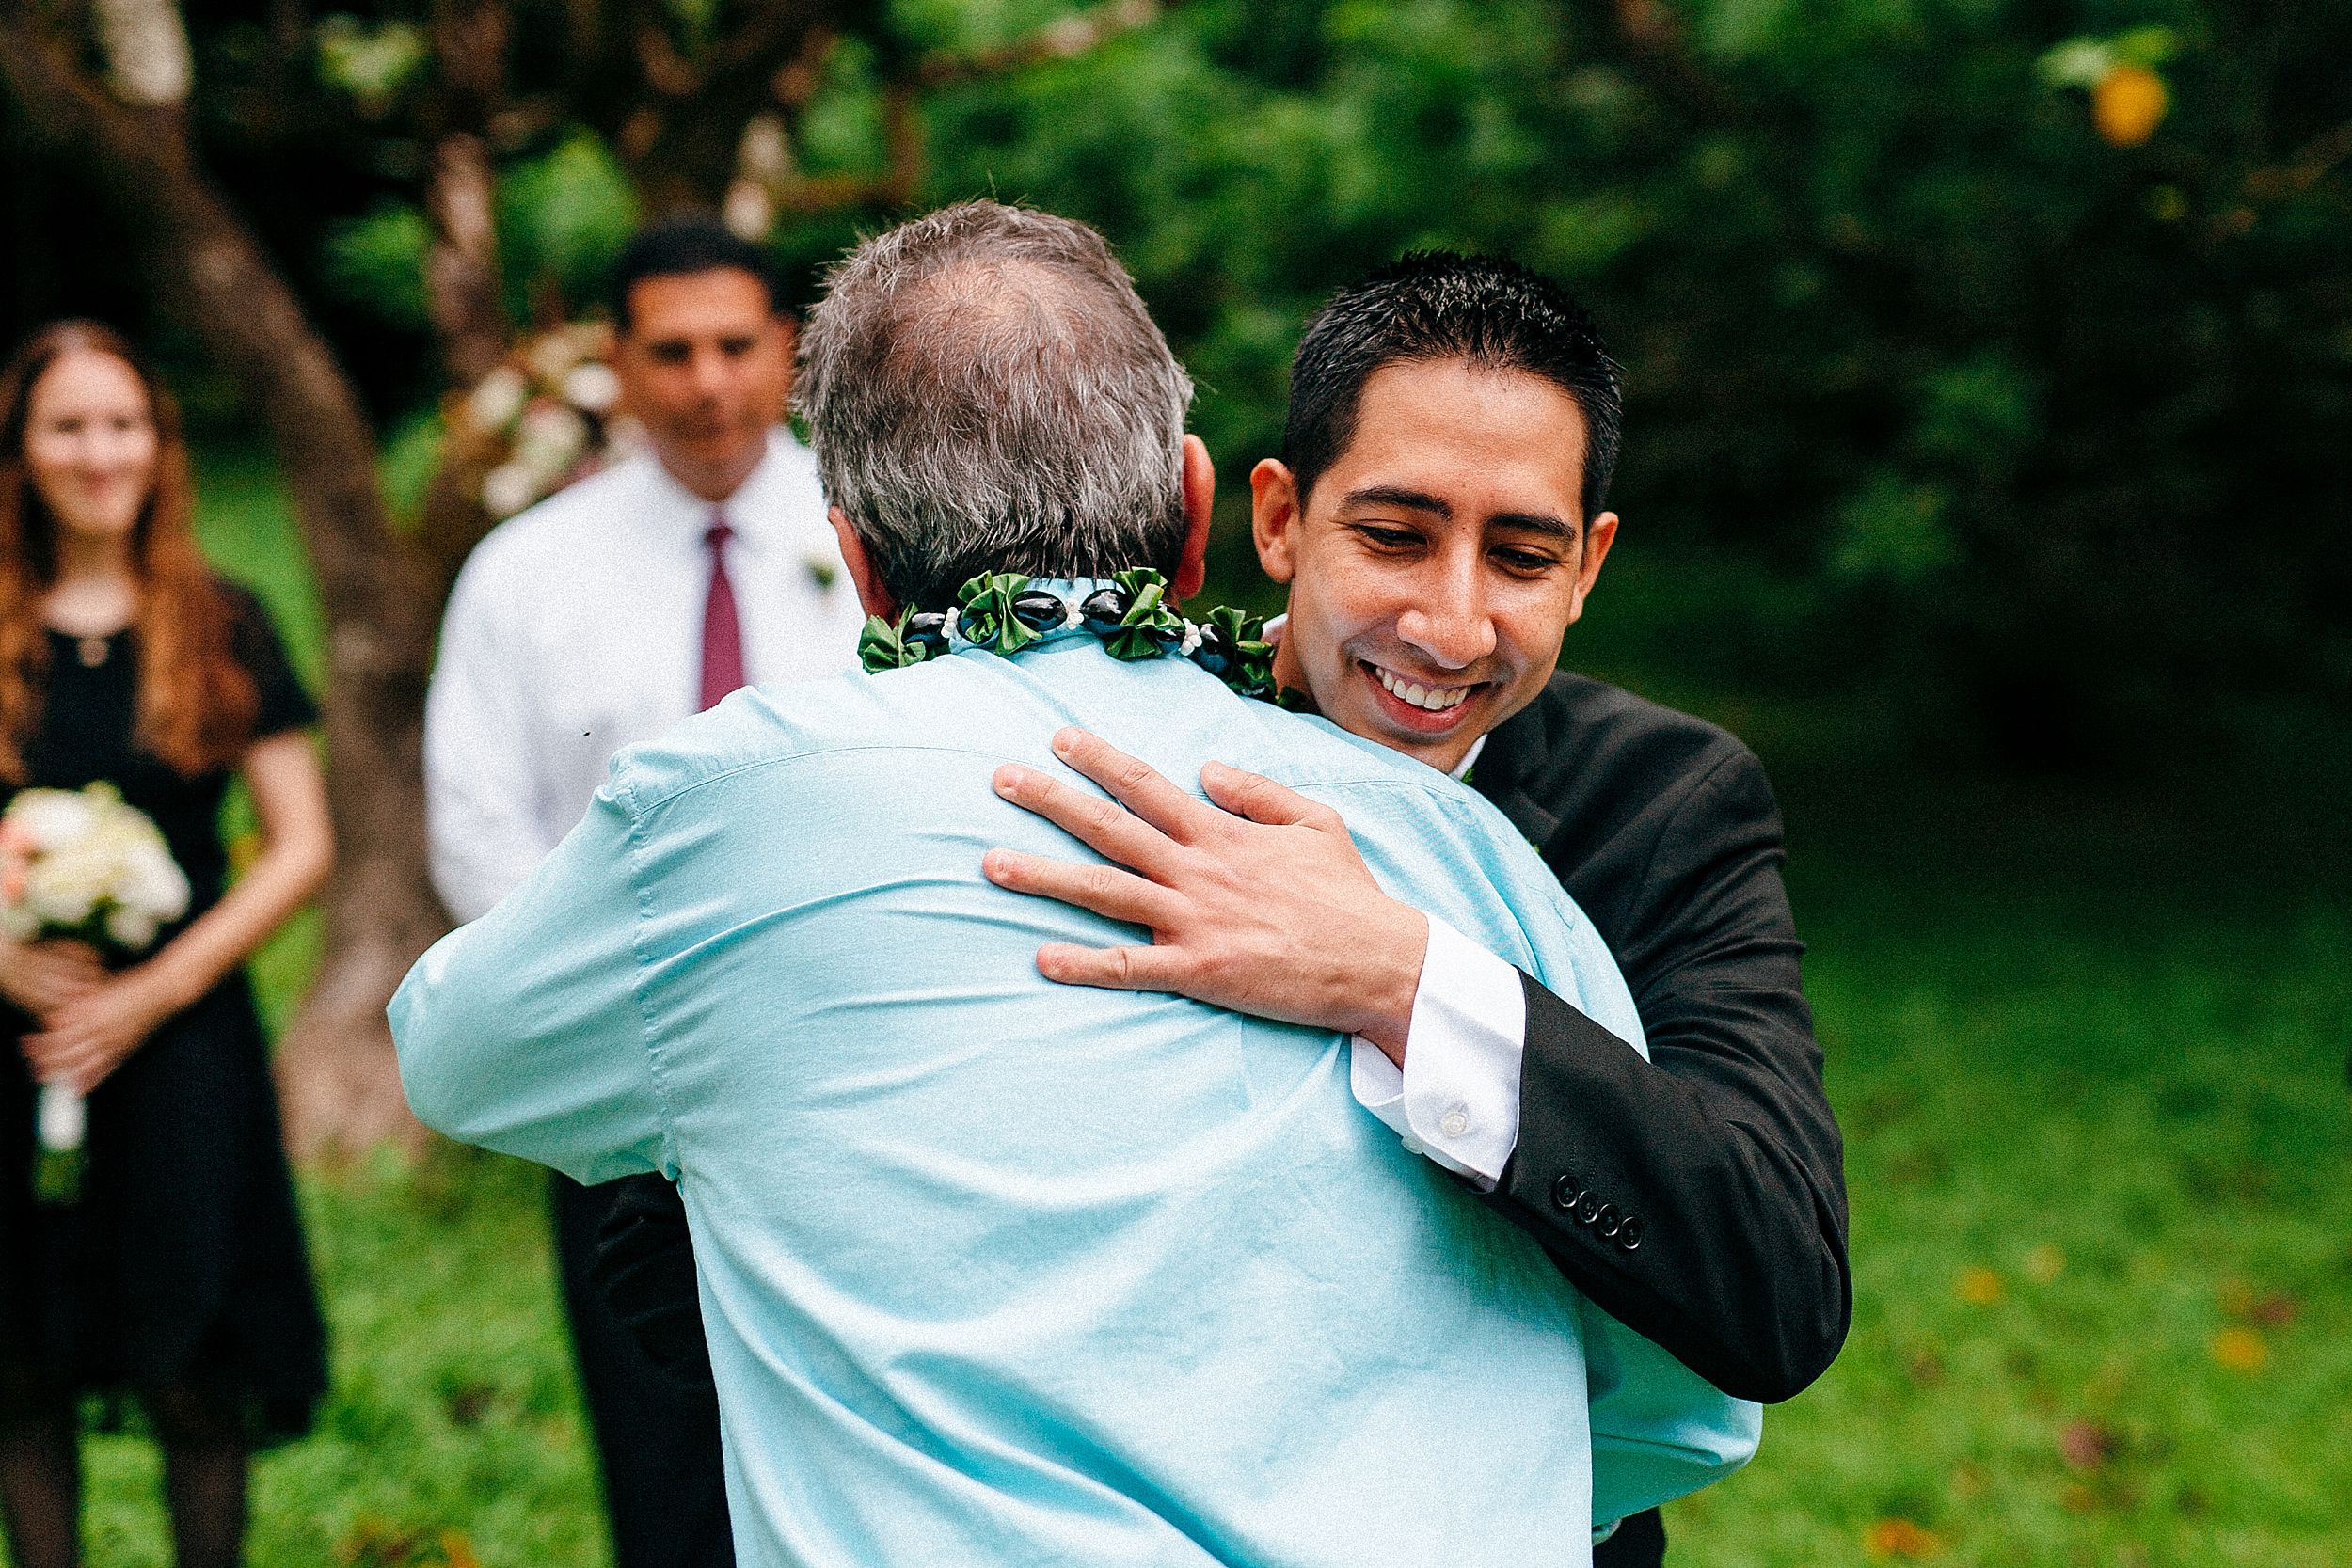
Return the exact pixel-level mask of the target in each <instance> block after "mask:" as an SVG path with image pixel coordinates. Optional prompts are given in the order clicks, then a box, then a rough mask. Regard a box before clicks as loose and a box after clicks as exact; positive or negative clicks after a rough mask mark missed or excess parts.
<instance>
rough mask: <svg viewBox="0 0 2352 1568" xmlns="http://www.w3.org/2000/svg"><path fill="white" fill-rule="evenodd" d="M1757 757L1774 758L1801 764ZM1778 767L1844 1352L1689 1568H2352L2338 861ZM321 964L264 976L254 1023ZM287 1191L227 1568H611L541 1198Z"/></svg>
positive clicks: (103, 1485) (237, 504)
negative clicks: (307, 1343)
mask: <svg viewBox="0 0 2352 1568" xmlns="http://www.w3.org/2000/svg"><path fill="white" fill-rule="evenodd" d="M208 498H209V499H211V501H212V503H213V504H212V505H211V506H210V507H209V508H208V537H209V539H210V540H211V542H212V543H213V544H214V545H215V547H216V548H220V549H222V551H223V553H224V555H225V556H226V557H227V558H228V559H230V561H231V562H232V564H233V566H234V567H235V569H237V570H238V571H239V574H240V575H241V576H246V577H247V578H249V579H251V580H255V581H257V583H258V584H259V586H260V587H261V588H262V591H263V592H264V593H265V594H268V595H269V596H270V598H271V601H272V603H273V605H274V606H275V607H277V608H278V610H279V612H280V614H281V615H282V616H284V617H285V624H286V625H287V626H288V628H289V631H290V633H291V634H292V635H293V637H294V640H295V641H297V642H298V643H303V644H306V657H308V651H307V650H314V649H315V641H314V640H315V636H316V626H317V623H316V616H315V610H314V608H311V607H310V601H309V598H308V590H307V585H306V584H305V583H304V581H303V580H302V578H301V575H300V562H299V557H298V555H297V554H296V553H294V552H293V551H292V550H291V549H289V548H288V547H287V546H286V544H285V542H284V536H283V534H282V531H280V528H279V526H278V523H277V522H275V521H274V520H273V514H272V510H271V509H272V508H274V507H276V506H277V505H278V503H277V502H276V501H275V500H274V499H273V498H271V497H270V496H269V494H268V493H267V491H266V486H265V485H263V484H262V483H261V482H260V481H259V480H257V479H255V478H254V477H253V476H251V475H249V474H241V473H239V472H235V471H231V472H229V473H226V474H221V473H215V475H213V476H212V481H211V484H210V487H209V488H208ZM276 515H277V516H282V513H279V514H276ZM1613 570H1614V567H1613ZM1632 580H1633V582H1634V583H1635V584H1636V585H1637V586H1638V584H1639V581H1640V579H1639V578H1638V576H1636V577H1634V578H1632ZM305 617H308V619H305ZM1600 653H1601V655H1602V657H1601V658H1600V660H1599V662H1600V663H1601V664H1602V666H1603V667H1604V668H1612V667H1611V666H1609V664H1608V660H1607V657H1606V655H1607V649H1606V647H1605V645H1604V646H1602V647H1601V649H1600ZM1613 673H1618V674H1620V675H1624V674H1627V673H1631V672H1629V671H1628V670H1626V669H1623V668H1614V669H1613ZM1676 694H1677V696H1679V697H1680V698H1681V699H1682V700H1685V701H1690V702H1692V703H1694V704H1697V705H1702V706H1707V707H1710V708H1711V709H1712V710H1713V711H1717V712H1719V713H1724V714H1725V715H1727V716H1730V717H1733V718H1734V720H1735V721H1737V722H1740V723H1741V724H1742V727H1743V728H1746V727H1748V716H1747V715H1746V714H1745V713H1744V711H1743V710H1742V709H1741V708H1740V705H1737V704H1734V703H1730V702H1725V701H1722V700H1719V699H1717V700H1710V699H1709V697H1708V694H1707V693H1704V692H1690V691H1680V692H1677V693H1676ZM1776 718H1777V716H1776V715H1775V714H1773V713H1769V712H1768V713H1759V714H1756V716H1755V718H1754V727H1755V729H1756V732H1757V733H1758V734H1759V736H1779V735H1781V734H1783V733H1788V734H1796V733H1798V732H1799V730H1801V729H1802V728H1803V726H1794V727H1791V726H1788V725H1785V724H1783V725H1781V726H1780V727H1775V724H1776ZM1765 750H1766V752H1767V760H1768V761H1770V762H1772V764H1773V765H1774V768H1775V771H1776V773H1777V774H1778V776H1779V777H1780V779H1781V782H1782V786H1783V791H1784V797H1785V800H1786V803H1787V806H1788V816H1789V822H1790V841H1791V848H1792V853H1793V856H1794V860H1793V863H1792V878H1791V882H1792V890H1793V893H1794V896H1795V898H1796V901H1797V907H1798V915H1799V920H1800V924H1801V927H1803V929H1804V934H1805V936H1806V938H1807V939H1808V941H1809V942H1811V943H1812V956H1811V958H1810V959H1809V963H1808V969H1807V981H1808V986H1809V988H1810V990H1811V991H1812V994H1813V996H1814V999H1815V1002H1816V1005H1817V1006H1818V1008H1819V1011H1820V1022H1821V1034H1822V1038H1823V1040H1824V1041H1825V1043H1826V1045H1827V1048H1828V1052H1829V1057H1830V1075H1831V1076H1830V1085H1831V1091H1832V1094H1833V1095H1834V1097H1835V1099H1836V1102H1837V1106H1838V1110H1839V1113H1840V1116H1841V1117H1842V1119H1843V1122H1844V1125H1845V1128H1846V1132H1847V1139H1848V1159H1849V1175H1850V1179H1851V1190H1852V1204H1853V1256H1854V1272H1855V1291H1856V1302H1855V1316H1854V1329H1853V1336H1852V1338H1851V1341H1850V1343H1849V1345H1848V1348H1847V1351H1846V1354H1845V1355H1844V1357H1843V1358H1842V1359H1841V1360H1840V1361H1839V1362H1838V1364H1837V1366H1836V1368H1835V1369H1834V1370H1832V1371H1831V1372H1830V1373H1829V1375H1828V1376H1827V1377H1826V1378H1824V1379H1823V1380H1822V1381H1821V1383H1820V1385H1819V1386H1816V1387H1815V1388H1814V1389H1813V1390H1811V1391H1810V1392H1808V1393H1807V1394H1805V1395H1804V1397H1802V1398H1800V1399H1798V1400H1796V1401H1794V1402H1791V1403H1789V1404H1788V1405H1786V1406H1783V1407H1780V1408H1778V1409H1776V1410H1774V1411H1773V1412H1772V1413H1771V1415H1770V1416H1769V1417H1768V1418H1767V1421H1766V1426H1765V1443H1764V1449H1763V1451H1762V1453H1761V1454H1760V1456H1759V1457H1758V1458H1757V1459H1756V1463H1755V1464H1754V1465H1751V1466H1750V1467H1749V1468H1748V1470H1747V1471H1745V1472H1744V1473H1742V1474H1741V1475H1740V1476H1737V1477H1735V1478H1734V1479H1732V1480H1731V1481H1728V1482H1726V1483H1724V1485H1722V1486H1720V1487H1718V1488H1717V1489H1715V1490H1714V1491H1713V1492H1711V1493H1709V1494H1708V1495H1706V1496H1703V1497H1699V1498H1695V1499H1692V1500H1691V1501H1688V1502H1686V1503H1683V1504H1681V1505H1678V1506H1677V1507H1676V1508H1675V1509H1673V1510H1672V1511H1671V1512H1670V1514H1669V1529H1670V1531H1671V1532H1672V1533H1673V1535H1674V1536H1675V1538H1676V1540H1677V1546H1676V1550H1675V1553H1674V1560H1677V1561H1678V1562H1681V1563H1685V1564H1689V1565H1691V1568H1735V1565H1750V1564H1754V1565H1768V1564H1769V1565H1790V1568H1795V1565H1807V1568H1811V1565H1820V1564H1837V1563H1849V1562H1868V1561H1876V1560H1891V1561H1903V1560H1931V1561H1935V1562H1939V1563H1948V1564H1955V1565H1958V1564H1985V1565H1995V1564H1998V1565H2002V1568H2009V1565H2014V1564H2052V1565H2065V1568H2073V1565H2077V1564H2080V1565H2086V1568H2087V1565H2093V1564H2096V1565H2103V1568H2104V1565H2110V1564H2113V1565H2122V1568H2131V1565H2137V1564H2147V1565H2156V1564H2178V1565H2181V1568H2205V1565H2208V1564H2245V1565H2249V1568H2253V1565H2261V1568H2293V1565H2308V1568H2323V1565H2324V1568H2342V1565H2343V1564H2344V1563H2346V1562H2352V1184H2347V1182H2346V1180H2345V1177H2346V1174H2347V1159H2346V1156H2347V1153H2352V1118H2348V1117H2347V1099H2346V1092H2345V1087H2344V1053H2345V1051H2346V1049H2347V1045H2352V985H2348V984H2347V980H2346V975H2347V974H2352V896H2347V895H2345V893H2344V889H2345V888H2346V887H2347V886H2352V878H2347V877H2345V876H2344V875H2343V874H2342V873H2343V871H2344V865H2343V858H2344V855H2343V851H2344V846H2342V845H2340V844H2333V843H2329V842H2322V841H2319V840H2316V839H2313V838H2312V837H2309V836H2308V835H2304V834H2302V833H2301V831H2300V830H2298V829H2297V828H2296V825H2295V822H2294V821H2293V820H2278V821H2272V820H2267V819H2266V817H2265V814H2264V813H2261V812H2248V811H2246V810H2245V809H2244V808H2243V807H2242V806H2240V807H2239V808H2238V809H2236V810H2235V811H2234V812H2233V814H2231V815H2230V816H2216V815H2215V814H2214V813H2213V811H2212V810H2211V809H2210V808H2209V807H2208V806H2205V805H2201V804H2200V803H2199V802H2198V801H2196V800H2184V799H2183V798H2181V797H2179V796H2171V797H2164V798H2155V797H2151V798H2148V799H2141V798H2139V797H2137V796H2130V797H2127V796H2126V795H2124V794H2123V793H2122V792H2120V791H2116V790H2111V789H2110V790H2104V791H2103V790H2097V789H2091V788H2089V787H2083V786H2075V787H2071V788H2070V787H2059V786H2043V787H2027V786H2022V785H2013V784H1997V783H1983V782H1978V781H1972V780H1969V779H1966V778H1962V777H1951V776H1940V777H1926V776H1913V775H1907V774H1887V773H1866V774H1864V775H1863V776H1861V777H1859V778H1857V777H1853V776H1849V775H1848V774H1846V773H1845V772H1844V771H1842V770H1841V769H1839V768H1836V766H1834V765H1833V763H1832V761H1831V760H1830V759H1828V758H1827V757H1825V756H1823V755H1821V754H1820V753H1819V752H1818V751H1808V750H1805V749H1804V748H1803V747H1801V746H1799V745H1797V744H1796V743H1795V742H1794V741H1790V742H1788V743H1786V745H1785V747H1784V746H1781V745H1776V744H1774V743H1772V742H1771V741H1769V740H1768V741H1766V743H1765ZM307 940H308V939H307V938H304V937H302V936H301V935H300V934H299V933H298V934H297V935H296V937H295V938H294V940H293V941H292V942H285V943H281V944H279V946H278V948H276V949H274V950H273V952H272V954H271V955H270V957H269V963H268V966H267V979H268V982H269V984H270V987H271V989H272V990H274V991H275V992H277V993H278V995H280V996H282V995H283V994H284V993H285V991H286V990H287V988H288V987H290V986H291V984H292V983H293V981H294V976H295V975H297V974H298V973H299V971H300V969H301V967H302V964H303V962H304V961H305V959H304V954H305V952H306V951H307V949H305V948H304V946H303V942H305V941H307ZM304 1196H305V1203H306V1210H307V1213H308V1215H309V1219H310V1234H311V1242H312V1246H313V1248H314V1251H315V1253H316V1258H317V1263H318V1268H319V1273H320V1277H321V1280H322V1283H323V1285H324V1288H325V1291H326V1298H327V1303H328V1310H329V1315H330V1317H331V1319H332V1322H333V1327H334V1331H335V1337H336V1339H335V1353H336V1379H335V1388H334V1393H333V1395H332V1398H331V1401H330V1402H329V1405H328V1408H327V1410H326V1415H325V1418H324V1419H323V1420H322V1422H321V1424H320V1428H319V1431H318V1432H317V1433H316V1434H315V1435H313V1436H312V1437H310V1439H308V1440H306V1441H305V1442H303V1443H301V1444H299V1445H296V1446H294V1447H293V1448H291V1449H286V1450H284V1451H281V1452H279V1453H277V1454H273V1455H271V1456H269V1457H267V1458H266V1459H264V1460H263V1461H262V1464H261V1465H260V1467H259V1472H258V1482H257V1497H256V1503H257V1520H256V1527H255V1531H254V1542H253V1560H254V1562H255V1563H256V1564H258V1565H260V1568H319V1565H321V1564H329V1563H341V1564H347V1565H360V1568H405V1565H416V1568H424V1565H431V1564H440V1563H449V1564H453V1565H460V1568H462V1565H466V1564H471V1563H477V1562H478V1563H481V1564H488V1565H494V1568H557V1565H570V1564H593V1563H597V1562H600V1561H602V1560H603V1552H602V1547H601V1544H600V1543H599V1541H598V1533H597V1526H596V1515H595V1512H594V1493H593V1479H592V1473H591V1470H590V1467H589V1465H588V1463H587V1460H586V1457H585V1450H584V1449H583V1446H582V1441H581V1435H580V1418H579V1414H578V1409H577V1405H576V1402H575V1398H574V1395H573V1393H572V1390H571V1387H570V1382H569V1370H568V1362H567V1358H566V1354H565V1350H564V1340H563V1338H562V1334H561V1330H560V1327H559V1325H558V1320H557V1316H556V1308H555V1302H554V1291H553V1287H552V1285H551V1282H550V1278H549V1274H548V1256H547V1246H546V1242H545V1234H544V1226H543V1224H542V1210H541V1188H540V1184H539V1181H538V1180H537V1179H536V1175H535V1173H534V1172H532V1171H531V1170H529V1169H526V1168H523V1167H519V1166H516V1165H515V1164H511V1163H508V1162H504V1161H501V1160H496V1159H492V1158H488V1157H483V1156H475V1155H471V1154H468V1153H464V1152H462V1151H458V1150H453V1149H444V1150H442V1151H441V1152H439V1153H437V1154H436V1155H435V1156H434V1157H433V1158H431V1159H430V1160H428V1161H426V1162H425V1163H423V1164H421V1165H419V1166H417V1167H415V1168H413V1169H404V1168H401V1167H399V1166H397V1165H394V1164H372V1165H368V1166H365V1167H363V1168H359V1169H356V1170H348V1171H341V1172H334V1173H326V1172H311V1173H308V1174H307V1175H306V1178H305V1180H304ZM91 1451H92V1456H93V1460H92V1489H91V1491H92V1495H91V1500H90V1509H89V1513H90V1519H91V1528H92V1545H93V1552H92V1559H91V1560H92V1563H93V1565H94V1568H118V1565H121V1568H129V1565H134V1564H136V1565H147V1564H156V1565H160V1564H162V1563H163V1562H165V1561H166V1560H167V1549H166V1546H165V1544H164V1537H163V1532H162V1524H161V1514H160V1510H159V1509H158V1507H157V1505H156V1503H155V1500H154V1498H155V1484H154V1483H155V1466H154V1462H153V1459H152V1457H151V1453H150V1452H149V1451H148V1450H147V1449H145V1448H144V1447H143V1446H142V1445H140V1444H138V1443H137V1442H135V1441H134V1440H131V1439H127V1438H112V1439H104V1440H100V1441H98V1442H95V1443H94V1444H93V1445H92V1449H91ZM1539 1459H1540V1456H1531V1463H1535V1462H1539Z"/></svg>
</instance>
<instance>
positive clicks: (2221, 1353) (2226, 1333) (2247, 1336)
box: [2207, 1328, 2270, 1372]
mask: <svg viewBox="0 0 2352 1568" xmlns="http://www.w3.org/2000/svg"><path fill="white" fill-rule="evenodd" d="M2207 1348H2208V1349H2210V1350H2211V1351H2212V1353H2213V1358H2214V1359H2215V1360H2216V1361H2218V1362H2219V1363H2221V1365H2223V1366H2224V1367H2227V1368H2229V1369H2230V1370H2232V1371H2233V1372H2259V1371H2261V1370H2263V1365H2264V1363H2265V1362H2267V1361H2268V1360H2269V1359H2270V1346H2269V1344H2268V1343H2267V1342H2265V1340H2264V1338H2263V1337H2262V1336H2261V1335H2259V1334H2257V1333H2255V1332H2254V1331H2253V1330H2252V1329H2250V1328H2225V1329H2223V1330H2222V1331H2221V1332H2220V1333H2218V1334H2217V1335H2215V1336H2214V1337H2213V1343H2212V1344H2211V1345H2210V1346H2209V1347H2207Z"/></svg>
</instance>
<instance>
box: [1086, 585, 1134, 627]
mask: <svg viewBox="0 0 2352 1568" xmlns="http://www.w3.org/2000/svg"><path fill="white" fill-rule="evenodd" d="M1133 603H1135V600H1134V598H1133V597H1131V596H1130V595H1129V594H1128V593H1127V591H1126V590H1125V589H1123V588H1098V589H1096V590H1095V591H1094V592H1093V593H1091V594H1088V595H1087V596H1086V597H1085V598H1083V599H1081V600H1079V601H1078V621H1079V625H1081V626H1085V627H1086V629H1087V630H1089V631H1090V632H1092V633H1093V634H1094V635H1095V636H1097V637H1108V636H1109V635H1110V634H1111V633H1112V632H1115V631H1117V630H1118V629H1119V624H1120V622H1121V621H1124V620H1125V619H1126V618H1127V607H1128V606H1129V605H1132V604H1133Z"/></svg>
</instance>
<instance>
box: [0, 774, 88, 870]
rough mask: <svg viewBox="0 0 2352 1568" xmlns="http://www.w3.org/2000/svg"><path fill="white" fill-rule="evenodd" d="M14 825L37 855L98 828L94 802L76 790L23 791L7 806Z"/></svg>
mask: <svg viewBox="0 0 2352 1568" xmlns="http://www.w3.org/2000/svg"><path fill="white" fill-rule="evenodd" d="M8 820H9V821H11V822H13V823H16V824H17V826H18V828H19V829H20V830H21V831H22V832H24V835H25V837H26V838H27V839H29V840H30V841H31V843H32V846H33V852H34V853H35V854H40V853H43V852H45V851H47V850H51V849H56V848H57V847H61V846H63V845H67V844H71V843H72V842H73V841H74V840H76V839H78V838H80V837H82V836H83V835H84V834H86V833H87V832H90V830H91V829H93V828H95V827H96V826H97V825H98V802H97V801H96V800H93V799H91V798H90V797H89V796H87V795H85V794H83V793H82V792H81V791H80V790H78V789H27V790H24V791H23V792H22V793H20V794H19V795H18V796H17V798H16V799H15V800H11V801H9V802H8Z"/></svg>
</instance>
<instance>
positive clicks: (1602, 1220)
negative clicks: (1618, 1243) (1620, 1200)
mask: <svg viewBox="0 0 2352 1568" xmlns="http://www.w3.org/2000/svg"><path fill="white" fill-rule="evenodd" d="M1624 1224H1625V1217H1624V1216H1623V1215H1621V1214H1619V1213H1618V1212H1617V1206H1616V1205H1615V1204H1613V1203H1604V1204H1602V1205H1601V1206H1600V1217H1599V1218H1598V1219H1596V1220H1595V1221H1594V1222H1593V1228H1594V1229H1596V1230H1597V1231H1599V1232H1600V1233H1601V1234H1602V1235H1603V1236H1607V1237H1614V1236H1615V1235H1616V1234H1617V1231H1618V1230H1619V1229H1620V1228H1621V1227H1623V1226H1624Z"/></svg>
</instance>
